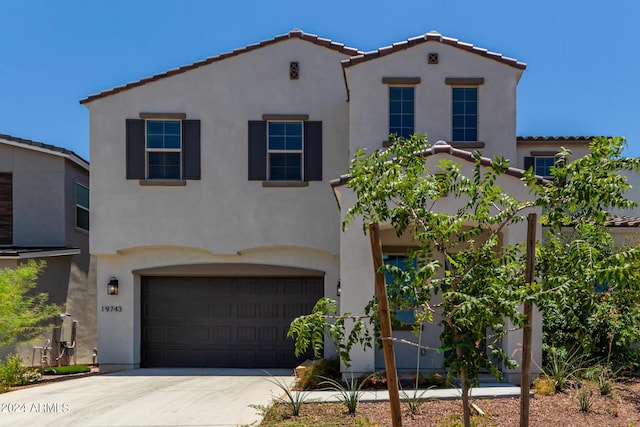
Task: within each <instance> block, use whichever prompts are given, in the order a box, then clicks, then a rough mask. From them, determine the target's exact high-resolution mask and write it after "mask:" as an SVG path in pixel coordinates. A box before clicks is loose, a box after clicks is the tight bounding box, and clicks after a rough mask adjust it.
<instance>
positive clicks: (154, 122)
mask: <svg viewBox="0 0 640 427" xmlns="http://www.w3.org/2000/svg"><path fill="white" fill-rule="evenodd" d="M184 116H185V115H184V114H159V113H140V117H141V119H127V120H126V177H127V179H139V180H149V181H154V180H156V181H163V182H164V181H180V180H187V179H188V180H199V179H200V177H201V167H200V120H180V119H182V118H184ZM141 183H142V182H141Z"/></svg>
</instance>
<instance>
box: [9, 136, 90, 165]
mask: <svg viewBox="0 0 640 427" xmlns="http://www.w3.org/2000/svg"><path fill="white" fill-rule="evenodd" d="M2 143H5V144H9V145H17V146H22V147H24V148H27V149H34V150H37V151H45V152H50V153H52V154H57V155H60V156H63V157H67V158H68V159H70V160H71V161H73V162H75V163H77V164H78V165H80V166H82V167H84V168H85V169H87V170H88V169H89V162H88V161H86V160H85V159H83V158H82V157H80V156H78V155H77V154H76V153H74V152H73V151H71V150H67V149H66V148H62V147H56V146H55V145H51V144H45V143H44V142H38V141H32V140H30V139H24V138H18V137H16V136H11V135H5V134H0V144H2Z"/></svg>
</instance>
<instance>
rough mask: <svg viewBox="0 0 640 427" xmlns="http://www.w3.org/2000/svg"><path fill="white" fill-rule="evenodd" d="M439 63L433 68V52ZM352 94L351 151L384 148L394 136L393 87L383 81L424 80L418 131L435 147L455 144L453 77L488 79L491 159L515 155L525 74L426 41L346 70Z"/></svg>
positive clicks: (482, 124) (484, 112)
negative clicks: (521, 82)
mask: <svg viewBox="0 0 640 427" xmlns="http://www.w3.org/2000/svg"><path fill="white" fill-rule="evenodd" d="M431 52H436V53H438V55H439V64H437V65H429V64H427V55H428V53H431ZM346 73H347V80H348V84H349V90H350V101H349V114H350V131H349V140H350V144H349V145H350V149H351V152H352V153H353V152H354V150H355V148H356V147H362V148H368V149H371V150H374V149H377V148H380V147H382V141H384V140H387V139H388V132H389V91H388V87H389V85H387V84H383V83H382V78H383V77H420V79H421V81H420V83H419V84H417V85H415V131H416V132H420V133H426V134H427V138H428V140H429V142H430V143H431V144H434V143H435V142H436V141H439V140H444V141H448V142H450V141H451V138H452V135H451V115H452V101H451V87H452V86H451V85H447V84H445V79H446V78H447V77H483V78H484V84H482V85H479V86H478V139H479V141H481V142H484V143H485V148H484V153H485V155H487V156H489V157H490V156H493V155H494V154H503V155H505V157H507V158H510V157H513V156H515V149H516V148H515V140H516V86H517V82H518V79H519V76H520V74H521V73H522V70H520V69H516V68H513V67H511V66H508V65H505V64H503V63H500V62H498V61H494V60H491V59H487V58H484V57H481V56H479V55H475V54H472V53H469V52H467V51H464V50H461V49H458V48H455V47H452V46H448V45H445V44H442V43H438V42H426V43H423V44H420V45H417V46H415V47H413V48H410V49H407V50H402V51H399V52H397V53H393V54H390V55H387V56H384V57H381V58H379V59H375V60H371V61H367V62H363V63H361V64H358V65H355V66H351V67H348V68H347V69H346Z"/></svg>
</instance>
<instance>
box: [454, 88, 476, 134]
mask: <svg viewBox="0 0 640 427" xmlns="http://www.w3.org/2000/svg"><path fill="white" fill-rule="evenodd" d="M452 101H453V102H452V105H453V111H452V131H451V134H452V135H451V139H452V140H453V141H477V140H478V88H475V87H454V88H452Z"/></svg>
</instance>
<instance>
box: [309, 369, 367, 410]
mask: <svg viewBox="0 0 640 427" xmlns="http://www.w3.org/2000/svg"><path fill="white" fill-rule="evenodd" d="M320 384H321V385H326V386H327V388H328V389H329V390H333V391H337V392H338V398H339V399H340V402H341V403H342V404H343V405H344V406H346V407H347V410H348V411H349V415H355V413H356V408H357V407H358V403H360V398H362V395H363V394H364V390H363V389H364V387H365V384H366V381H359V380H358V378H355V377H354V376H353V374H352V375H351V379H350V380H345V385H342V383H341V382H340V381H336V380H334V379H332V378H324V381H322V382H321V383H320Z"/></svg>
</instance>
